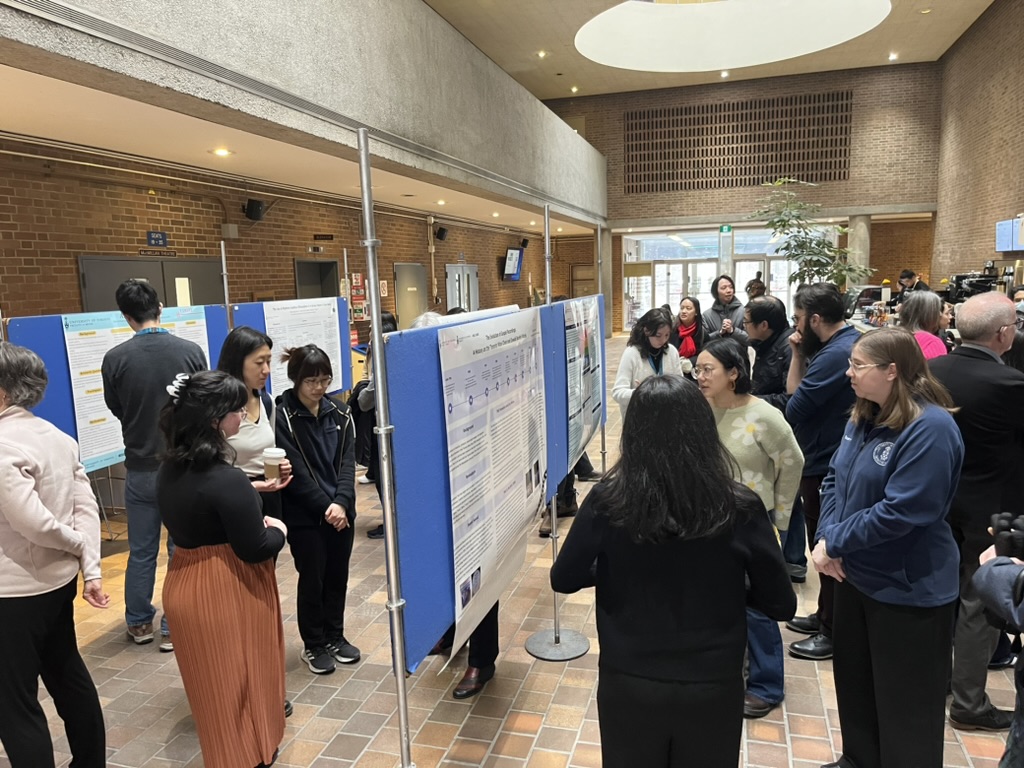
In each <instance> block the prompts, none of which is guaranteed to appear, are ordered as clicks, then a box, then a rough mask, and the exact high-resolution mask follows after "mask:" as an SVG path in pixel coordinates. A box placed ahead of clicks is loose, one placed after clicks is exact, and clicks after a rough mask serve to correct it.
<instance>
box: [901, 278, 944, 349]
mask: <svg viewBox="0 0 1024 768" xmlns="http://www.w3.org/2000/svg"><path fill="white" fill-rule="evenodd" d="M899 317H900V328H904V329H905V330H908V331H910V332H911V333H912V334H914V338H915V339H917V343H918V344H919V345H920V346H921V352H922V353H924V357H925V360H931V359H932V358H933V357H941V356H942V355H945V354H946V353H947V350H946V344H945V343H944V342H943V340H942V338H940V336H939V332H940V331H941V330H942V319H943V306H942V299H941V298H939V295H938V294H937V293H932V292H931V291H914V292H913V293H911V294H910V295H908V296H907V299H906V301H904V302H903V306H902V308H900V315H899ZM946 327H949V323H948V321H947V322H946Z"/></svg>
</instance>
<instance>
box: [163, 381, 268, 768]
mask: <svg viewBox="0 0 1024 768" xmlns="http://www.w3.org/2000/svg"><path fill="white" fill-rule="evenodd" d="M167 390H168V393H169V394H170V399H169V400H168V402H167V404H166V405H165V406H164V408H163V410H162V411H161V413H160V431H161V433H162V434H163V437H164V440H165V442H166V445H167V452H166V455H165V458H164V461H163V464H162V465H161V466H160V470H159V473H158V474H157V483H156V489H157V505H158V507H159V509H160V517H161V519H162V520H163V523H164V525H166V526H167V531H168V533H169V534H170V535H171V536H173V537H174V543H175V545H176V549H175V553H174V558H173V559H172V560H171V564H170V566H169V567H168V569H167V578H166V580H165V581H164V593H163V600H164V609H165V610H166V611H167V615H168V617H169V619H170V621H171V623H172V624H173V625H174V646H175V647H174V650H175V657H176V658H177V661H178V669H179V670H180V671H181V681H182V683H183V684H184V686H185V693H186V694H187V695H188V703H189V706H190V707H191V708H192V718H193V720H194V721H195V724H196V733H197V734H198V736H199V746H200V748H201V749H202V752H203V762H204V764H205V765H206V766H208V768H252V767H253V766H257V768H260V767H262V766H267V765H271V764H272V763H273V762H274V760H275V759H276V757H277V749H278V746H279V745H280V744H281V740H282V739H283V738H284V717H285V714H284V710H283V708H282V707H281V702H283V701H284V627H283V626H282V624H281V599H280V596H279V595H278V592H277V577H276V574H275V572H274V560H275V558H276V557H277V554H278V552H280V551H281V548H282V547H284V542H285V536H286V534H287V532H288V531H287V529H286V528H285V525H284V524H283V523H282V522H281V521H280V520H278V519H276V518H272V517H266V516H264V514H263V510H262V504H261V503H260V498H259V495H258V494H257V493H256V490H255V489H254V488H253V486H252V484H251V483H250V482H249V479H248V478H247V477H246V476H245V474H244V473H243V472H242V471H241V470H240V469H238V468H237V467H233V466H231V463H232V459H233V458H234V455H233V454H234V451H233V449H232V448H231V446H230V445H228V438H230V437H232V436H234V435H236V434H237V433H238V428H239V425H240V424H241V422H242V419H243V418H244V414H245V403H246V399H247V397H248V393H247V392H246V388H245V385H244V384H242V382H240V381H239V380H238V379H236V378H234V377H232V376H230V375H228V374H227V373H224V372H223V371H202V372H201V373H196V374H193V375H191V376H188V375H186V374H179V375H178V376H177V377H176V379H175V381H174V383H173V384H171V385H170V386H168V388H167Z"/></svg>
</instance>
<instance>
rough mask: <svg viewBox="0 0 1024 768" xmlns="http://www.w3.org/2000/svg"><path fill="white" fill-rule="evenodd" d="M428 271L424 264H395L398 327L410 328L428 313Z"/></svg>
mask: <svg viewBox="0 0 1024 768" xmlns="http://www.w3.org/2000/svg"><path fill="white" fill-rule="evenodd" d="M427 298H428V297H427V269H426V267H424V266H423V265H422V264H395V311H397V312H398V327H399V328H400V329H405V328H409V327H410V326H411V325H412V321H413V320H415V319H416V318H417V317H419V316H420V315H422V314H423V313H424V312H426V311H427Z"/></svg>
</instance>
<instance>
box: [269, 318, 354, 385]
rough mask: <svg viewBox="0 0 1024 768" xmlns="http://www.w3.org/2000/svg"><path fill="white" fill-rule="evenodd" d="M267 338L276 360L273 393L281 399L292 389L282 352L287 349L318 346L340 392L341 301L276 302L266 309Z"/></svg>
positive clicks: (274, 362) (272, 375)
mask: <svg viewBox="0 0 1024 768" xmlns="http://www.w3.org/2000/svg"><path fill="white" fill-rule="evenodd" d="M263 315H264V319H265V321H266V327H267V335H268V336H269V337H270V338H271V339H273V340H274V359H273V361H272V362H271V364H270V387H269V389H270V391H271V393H273V394H274V395H275V396H276V395H280V394H281V393H282V392H284V391H285V390H286V389H288V388H289V387H290V386H291V382H290V381H288V367H287V365H286V364H285V363H284V362H282V361H281V354H280V353H281V352H284V350H285V349H287V348H288V347H301V346H304V345H306V344H316V345H317V346H318V347H320V349H322V350H323V351H324V352H326V353H327V356H328V357H329V358H330V360H331V367H332V368H333V369H334V379H335V385H333V386H332V387H330V388H329V391H330V392H335V391H337V390H338V389H340V385H341V381H342V376H341V371H342V362H343V359H342V356H341V330H340V325H339V321H338V299H337V298H325V299H297V300H295V301H273V302H268V303H266V304H264V305H263Z"/></svg>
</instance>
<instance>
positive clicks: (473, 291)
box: [444, 264, 480, 312]
mask: <svg viewBox="0 0 1024 768" xmlns="http://www.w3.org/2000/svg"><path fill="white" fill-rule="evenodd" d="M444 272H445V298H446V301H447V304H448V309H449V310H451V309H453V308H455V307H462V308H463V309H464V310H466V311H467V312H475V311H476V310H478V309H480V281H479V278H478V276H477V267H476V265H475V264H445V267H444Z"/></svg>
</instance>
